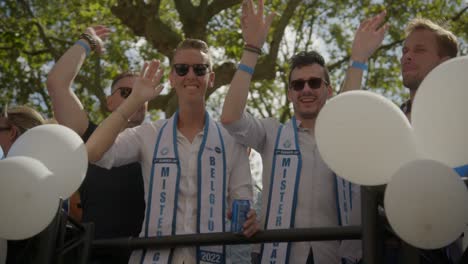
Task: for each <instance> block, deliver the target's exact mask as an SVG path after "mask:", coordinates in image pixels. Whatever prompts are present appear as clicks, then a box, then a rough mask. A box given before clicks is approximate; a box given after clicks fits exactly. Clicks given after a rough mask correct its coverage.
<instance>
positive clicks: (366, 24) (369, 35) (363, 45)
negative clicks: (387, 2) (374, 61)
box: [351, 10, 389, 62]
mask: <svg viewBox="0 0 468 264" xmlns="http://www.w3.org/2000/svg"><path fill="white" fill-rule="evenodd" d="M386 14H387V13H386V11H385V10H384V11H382V12H381V13H380V14H378V15H376V16H374V17H372V18H369V19H366V20H364V21H363V22H362V23H361V25H360V26H359V28H358V29H357V31H356V34H355V35H354V41H353V46H352V49H351V59H353V60H356V61H361V62H366V61H367V60H368V59H369V57H370V56H372V54H373V53H374V52H375V50H376V49H377V48H378V47H379V46H380V44H382V41H383V38H384V36H385V32H386V31H387V29H388V27H389V26H388V24H385V25H382V26H381V27H380V28H379V26H380V24H382V22H383V21H384V19H385V15H386Z"/></svg>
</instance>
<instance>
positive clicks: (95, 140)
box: [86, 60, 163, 162]
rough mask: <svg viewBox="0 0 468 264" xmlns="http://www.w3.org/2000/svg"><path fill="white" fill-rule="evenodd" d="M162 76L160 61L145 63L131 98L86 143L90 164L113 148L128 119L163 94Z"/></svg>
mask: <svg viewBox="0 0 468 264" xmlns="http://www.w3.org/2000/svg"><path fill="white" fill-rule="evenodd" d="M162 74H163V70H162V69H159V61H157V60H153V61H151V62H149V63H148V62H145V64H144V65H143V69H142V70H141V72H140V75H139V76H138V77H137V78H136V80H135V83H134V86H133V90H132V93H131V94H130V96H129V97H128V98H127V99H126V100H125V101H124V102H123V103H122V104H121V105H120V106H119V107H118V108H117V109H116V110H115V111H114V112H112V114H111V115H110V116H109V117H107V118H106V119H105V120H104V121H103V122H102V123H101V124H100V125H99V126H98V127H97V128H96V130H95V131H94V132H93V134H92V135H91V137H90V138H89V139H88V141H87V142H86V148H87V150H88V159H89V161H90V162H96V161H98V160H100V159H101V158H102V156H103V155H104V153H105V152H106V151H107V150H108V149H109V148H110V147H111V146H112V144H113V143H114V141H115V139H116V138H117V136H118V135H119V133H120V131H122V130H123V129H124V128H126V127H127V123H128V118H129V117H130V116H131V115H132V114H133V113H135V112H136V111H137V110H138V109H139V108H140V107H141V106H142V105H143V104H144V103H145V102H147V101H149V100H151V99H153V98H155V97H156V96H158V95H159V93H161V90H162V89H163V86H162V85H160V84H159V82H160V80H161V77H162Z"/></svg>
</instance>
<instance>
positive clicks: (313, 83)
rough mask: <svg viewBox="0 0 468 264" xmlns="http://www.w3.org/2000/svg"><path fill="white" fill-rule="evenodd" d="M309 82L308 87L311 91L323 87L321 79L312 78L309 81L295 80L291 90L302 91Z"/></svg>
mask: <svg viewBox="0 0 468 264" xmlns="http://www.w3.org/2000/svg"><path fill="white" fill-rule="evenodd" d="M306 82H307V85H308V86H309V87H310V89H318V88H320V87H322V79H320V78H310V79H309V80H307V81H305V80H294V81H292V82H291V88H292V89H293V90H294V91H302V89H304V87H305V84H306Z"/></svg>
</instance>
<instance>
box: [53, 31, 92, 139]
mask: <svg viewBox="0 0 468 264" xmlns="http://www.w3.org/2000/svg"><path fill="white" fill-rule="evenodd" d="M81 41H83V40H81ZM83 43H85V42H84V41H83ZM85 58H86V51H85V49H84V47H82V46H80V45H78V44H75V45H73V46H72V47H71V48H70V49H68V50H67V51H66V52H65V54H64V55H63V56H62V57H61V58H60V59H59V60H58V61H57V63H56V64H55V65H54V67H53V68H52V70H51V71H50V72H49V75H48V77H47V90H48V92H49V95H50V97H51V100H52V106H53V111H54V117H55V119H56V120H57V122H58V123H59V124H62V125H65V126H67V127H70V128H71V129H73V130H74V131H76V132H77V133H78V134H80V135H82V134H83V133H84V132H85V131H86V128H87V126H88V117H87V114H86V112H85V111H84V110H83V106H82V104H81V102H80V101H79V99H78V98H77V97H76V95H75V94H74V92H73V91H72V89H71V85H72V83H73V80H74V79H75V77H76V75H77V74H78V72H79V71H80V68H81V66H82V65H83V62H84V60H85Z"/></svg>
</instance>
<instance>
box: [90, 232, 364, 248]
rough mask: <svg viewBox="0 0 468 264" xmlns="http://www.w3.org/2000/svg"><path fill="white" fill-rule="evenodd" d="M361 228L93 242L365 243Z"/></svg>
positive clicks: (156, 245) (95, 245)
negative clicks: (337, 241) (359, 240)
mask: <svg viewBox="0 0 468 264" xmlns="http://www.w3.org/2000/svg"><path fill="white" fill-rule="evenodd" d="M361 233H362V228H361V226H346V227H320V228H318V227H317V228H296V229H277V230H268V231H260V232H258V233H257V234H255V236H253V237H251V238H246V237H244V236H243V235H240V234H235V233H231V232H220V233H210V234H191V235H175V236H161V237H149V238H133V237H128V238H117V239H101V240H94V241H93V242H92V247H93V248H114V247H120V248H131V249H136V248H148V247H151V248H172V247H181V246H204V245H227V244H254V243H265V242H286V241H290V242H297V241H326V240H353V239H361Z"/></svg>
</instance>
